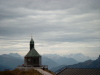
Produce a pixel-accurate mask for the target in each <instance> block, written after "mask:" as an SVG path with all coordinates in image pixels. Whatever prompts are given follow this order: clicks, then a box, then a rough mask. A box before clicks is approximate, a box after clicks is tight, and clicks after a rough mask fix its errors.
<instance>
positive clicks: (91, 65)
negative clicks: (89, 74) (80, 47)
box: [51, 56, 100, 73]
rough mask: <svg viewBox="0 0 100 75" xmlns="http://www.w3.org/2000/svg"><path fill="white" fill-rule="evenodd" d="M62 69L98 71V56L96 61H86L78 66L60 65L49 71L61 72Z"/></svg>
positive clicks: (99, 58)
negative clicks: (90, 69)
mask: <svg viewBox="0 0 100 75" xmlns="http://www.w3.org/2000/svg"><path fill="white" fill-rule="evenodd" d="M64 68H92V69H93V68H95V69H100V56H99V57H98V58H97V59H96V60H87V61H85V62H80V63H78V64H74V65H68V66H66V65H61V66H58V67H55V68H52V69H51V70H52V71H53V72H55V73H57V72H59V71H61V70H63V69H64Z"/></svg>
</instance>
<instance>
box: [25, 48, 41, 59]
mask: <svg viewBox="0 0 100 75" xmlns="http://www.w3.org/2000/svg"><path fill="white" fill-rule="evenodd" d="M25 57H40V54H39V53H38V52H37V51H36V50H35V49H34V48H32V49H31V50H30V51H29V52H28V53H27V55H26V56H25Z"/></svg>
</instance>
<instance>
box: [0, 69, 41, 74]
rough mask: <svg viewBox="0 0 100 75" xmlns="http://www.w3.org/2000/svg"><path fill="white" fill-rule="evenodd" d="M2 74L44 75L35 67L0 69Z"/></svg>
mask: <svg viewBox="0 0 100 75" xmlns="http://www.w3.org/2000/svg"><path fill="white" fill-rule="evenodd" d="M0 75H42V74H41V73H39V72H38V71H36V70H34V69H31V70H29V71H21V70H19V69H15V70H12V71H0Z"/></svg>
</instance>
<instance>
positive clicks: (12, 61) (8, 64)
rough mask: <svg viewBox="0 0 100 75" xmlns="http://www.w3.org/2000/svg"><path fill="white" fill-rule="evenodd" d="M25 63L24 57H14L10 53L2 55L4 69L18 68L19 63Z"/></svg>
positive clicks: (0, 61) (1, 61)
mask: <svg viewBox="0 0 100 75" xmlns="http://www.w3.org/2000/svg"><path fill="white" fill-rule="evenodd" d="M22 64H23V59H21V57H20V58H18V57H14V56H11V55H9V54H3V55H0V66H2V67H0V70H4V69H14V68H16V67H17V66H18V65H22Z"/></svg>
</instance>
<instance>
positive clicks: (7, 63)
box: [0, 53, 78, 70]
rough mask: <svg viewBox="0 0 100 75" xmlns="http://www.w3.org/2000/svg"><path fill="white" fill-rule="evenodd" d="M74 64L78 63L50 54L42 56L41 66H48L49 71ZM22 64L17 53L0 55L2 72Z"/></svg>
mask: <svg viewBox="0 0 100 75" xmlns="http://www.w3.org/2000/svg"><path fill="white" fill-rule="evenodd" d="M50 57H52V58H50ZM75 63H78V61H76V60H75V59H73V58H66V57H62V56H59V55H52V54H51V55H43V56H42V65H48V68H49V69H51V68H53V67H57V66H59V65H71V64H75ZM22 64H24V58H23V57H22V56H21V55H19V54H18V53H10V54H3V55H0V66H1V67H0V70H4V69H6V68H9V69H14V68H16V67H17V66H18V65H22Z"/></svg>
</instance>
